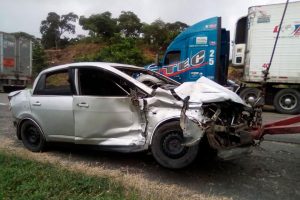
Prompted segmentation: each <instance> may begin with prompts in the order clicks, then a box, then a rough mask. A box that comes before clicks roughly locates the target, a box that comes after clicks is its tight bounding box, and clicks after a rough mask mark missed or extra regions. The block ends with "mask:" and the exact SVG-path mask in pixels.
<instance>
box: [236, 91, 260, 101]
mask: <svg viewBox="0 0 300 200" xmlns="http://www.w3.org/2000/svg"><path fill="white" fill-rule="evenodd" d="M259 92H260V90H259V89H257V88H245V89H243V90H242V91H241V93H240V97H241V99H243V100H244V101H245V102H246V103H249V102H250V101H253V102H255V101H256V100H257V98H258V95H259Z"/></svg>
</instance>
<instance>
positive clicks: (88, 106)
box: [73, 67, 145, 146]
mask: <svg viewBox="0 0 300 200" xmlns="http://www.w3.org/2000/svg"><path fill="white" fill-rule="evenodd" d="M77 77H78V88H79V95H77V96H74V101H73V109H74V117H75V142H76V143H79V144H97V145H109V146H137V145H138V146H140V145H143V144H144V143H145V138H144V136H143V128H142V127H143V122H142V118H141V114H140V111H139V107H138V106H135V105H134V104H133V103H132V101H131V97H130V94H129V93H130V89H129V87H130V83H128V82H126V80H124V79H122V78H121V77H118V76H117V75H114V74H112V73H110V72H107V71H104V70H101V69H96V68H86V67H85V68H79V69H78V71H77Z"/></svg>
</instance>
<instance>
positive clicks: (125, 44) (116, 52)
mask: <svg viewBox="0 0 300 200" xmlns="http://www.w3.org/2000/svg"><path fill="white" fill-rule="evenodd" d="M76 61H81V62H82V61H101V62H116V63H126V64H133V65H138V66H143V65H144V64H146V63H151V62H152V60H151V61H149V60H147V59H145V57H144V54H143V52H142V51H141V49H140V48H138V47H137V44H136V41H135V40H134V39H133V38H123V37H121V36H120V34H115V35H114V37H112V38H111V39H110V40H109V45H108V46H106V47H104V48H103V49H101V50H100V52H99V53H97V54H94V55H85V56H82V57H79V58H77V59H76Z"/></svg>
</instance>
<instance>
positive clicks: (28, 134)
mask: <svg viewBox="0 0 300 200" xmlns="http://www.w3.org/2000/svg"><path fill="white" fill-rule="evenodd" d="M20 131H21V139H22V142H23V144H24V146H25V147H26V148H27V149H29V150H30V151H33V152H40V151H43V150H44V148H45V144H46V142H45V139H44V137H43V135H42V133H41V131H40V129H39V127H37V125H36V124H35V123H34V122H32V121H29V120H27V121H25V122H24V123H22V125H21V130H20Z"/></svg>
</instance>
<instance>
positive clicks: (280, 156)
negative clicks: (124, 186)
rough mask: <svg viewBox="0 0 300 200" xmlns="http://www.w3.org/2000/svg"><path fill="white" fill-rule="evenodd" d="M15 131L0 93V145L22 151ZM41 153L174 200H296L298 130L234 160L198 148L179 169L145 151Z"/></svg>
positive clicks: (299, 189)
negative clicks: (151, 187)
mask: <svg viewBox="0 0 300 200" xmlns="http://www.w3.org/2000/svg"><path fill="white" fill-rule="evenodd" d="M263 116H264V121H265V122H269V121H272V120H278V119H282V118H286V117H290V116H289V115H282V114H277V113H275V112H272V110H270V109H268V112H264V114H263ZM14 134H15V130H14V128H13V126H12V119H11V114H10V112H9V109H8V101H7V96H6V94H4V93H0V146H1V145H2V143H3V142H1V140H3V141H4V140H10V141H11V144H12V145H11V146H10V148H19V149H21V150H22V148H23V145H22V143H21V142H20V141H18V140H17V139H16V137H15V135H14ZM24 151H27V150H26V149H25V148H24ZM46 154H49V155H51V156H54V157H56V158H58V159H61V160H64V159H66V158H67V159H68V160H69V161H70V162H72V163H74V164H75V163H84V164H88V165H89V166H90V165H91V166H93V167H94V168H97V167H98V166H99V168H100V166H101V169H102V168H105V169H109V170H115V171H120V173H126V174H127V175H129V176H139V177H140V179H139V181H140V182H141V183H142V182H147V181H148V182H152V183H153V182H154V183H156V184H157V185H159V188H160V190H161V191H159V192H162V193H164V192H165V193H166V191H172V194H168V195H167V197H168V198H172V197H174V198H173V199H176V198H177V199H179V198H186V199H198V197H199V195H200V196H201V195H204V196H205V197H211V199H227V198H228V199H251V200H252V199H253V200H254V199H255V200H256V199H272V200H274V199H295V200H298V199H300V134H298V135H283V136H278V135H277V136H267V137H266V139H265V141H263V142H262V143H261V145H260V146H259V147H254V148H253V151H252V154H250V155H248V156H245V157H243V158H240V159H237V160H233V161H226V162H224V161H219V160H216V159H211V158H209V157H207V156H206V154H205V152H200V155H199V158H198V159H197V160H196V162H195V163H194V164H192V165H191V166H190V167H188V168H186V169H183V170H179V171H172V170H168V169H164V168H162V167H160V166H159V165H158V164H157V163H156V162H155V161H154V159H153V158H152V156H151V155H149V153H148V154H147V153H138V154H120V153H111V152H103V151H99V150H93V149H90V148H87V147H78V146H74V145H70V146H69V145H66V146H65V145H58V146H56V145H54V146H52V147H51V148H50V149H49V150H48V152H46ZM42 155H44V156H46V155H45V154H42ZM70 155H72V156H71V157H70ZM124 171H125V172H124ZM172 187H173V188H182V190H178V189H176V190H172V189H170V188H172ZM169 189H170V190H169ZM158 190H159V189H158ZM182 191H184V193H183V192H182ZM170 193H171V192H170ZM179 193H182V194H179ZM172 195H173V196H172ZM197 195H198V196H197Z"/></svg>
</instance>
